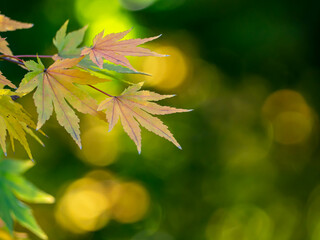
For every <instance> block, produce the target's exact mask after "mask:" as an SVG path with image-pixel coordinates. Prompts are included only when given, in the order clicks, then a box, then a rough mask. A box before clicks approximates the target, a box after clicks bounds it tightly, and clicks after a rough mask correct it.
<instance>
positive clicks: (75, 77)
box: [17, 57, 109, 148]
mask: <svg viewBox="0 0 320 240" xmlns="http://www.w3.org/2000/svg"><path fill="white" fill-rule="evenodd" d="M82 59H83V57H81V58H73V59H68V58H67V59H64V60H57V61H55V62H54V63H53V64H52V65H51V66H50V67H49V68H47V69H45V68H44V66H43V65H42V63H41V62H39V63H38V64H37V63H36V62H34V61H29V62H26V63H25V65H26V66H27V68H28V69H29V70H32V72H30V73H28V74H27V75H26V76H25V79H23V80H22V85H21V86H20V87H19V88H18V89H17V92H22V93H28V92H31V91H32V90H33V89H34V88H36V87H37V90H36V91H35V93H34V95H33V98H34V102H35V105H36V107H37V112H38V124H37V129H39V128H41V127H42V125H43V124H44V123H45V122H46V121H47V120H48V119H49V118H50V116H51V115H52V112H53V108H54V109H55V112H56V116H57V120H58V122H59V124H60V125H61V126H63V127H64V128H65V129H66V130H67V132H68V133H69V134H70V135H71V136H72V138H73V139H74V140H75V141H76V143H77V144H78V145H79V147H80V148H81V140H80V129H79V118H78V117H77V115H76V114H75V112H74V110H73V109H72V108H71V107H70V106H69V104H70V105H71V106H72V107H73V108H75V109H77V110H78V111H79V112H82V113H88V114H91V115H94V116H97V117H100V118H101V119H104V116H103V114H102V113H101V112H98V111H97V108H98V105H97V103H96V100H95V99H93V98H92V97H91V96H90V95H89V94H87V93H86V92H84V91H83V90H81V89H80V88H79V87H78V86H76V85H75V84H84V85H87V84H96V83H101V82H106V81H109V80H108V79H102V78H98V77H95V76H93V75H91V74H90V73H88V72H85V71H81V70H79V69H75V68H72V67H74V66H76V65H77V64H78V63H79V62H80V61H81V60H82ZM67 102H68V103H69V104H68V103H67Z"/></svg>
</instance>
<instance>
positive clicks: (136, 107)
mask: <svg viewBox="0 0 320 240" xmlns="http://www.w3.org/2000/svg"><path fill="white" fill-rule="evenodd" d="M142 85H143V84H142V83H140V84H135V85H132V86H130V87H128V88H127V89H126V90H125V91H124V92H123V93H122V94H121V95H120V96H115V97H112V98H109V99H106V100H104V101H103V102H101V104H100V105H99V107H98V110H105V111H106V118H107V120H108V122H109V131H111V130H112V128H113V127H114V126H115V124H116V123H117V122H118V121H119V118H120V120H121V124H122V126H123V129H124V131H125V132H126V133H127V134H128V135H129V137H130V138H131V139H132V140H133V141H134V143H135V144H136V145H137V149H138V152H139V153H140V152H141V130H140V127H139V123H140V124H141V125H142V126H143V127H145V128H146V129H147V130H149V131H151V132H154V133H155V134H157V135H159V136H160V137H163V138H165V139H167V140H169V141H170V142H172V143H173V144H174V145H176V146H177V147H178V148H180V149H181V146H180V145H179V143H178V142H177V141H176V139H175V138H174V137H173V135H172V133H171V132H170V131H169V130H168V127H167V126H166V125H164V124H163V123H162V121H161V120H160V119H159V118H156V117H154V116H152V115H150V114H149V113H151V114H155V115H165V114H171V113H177V112H189V111H191V110H187V109H177V108H173V107H167V106H160V105H158V104H156V103H154V102H150V101H159V100H162V99H165V98H171V97H173V96H175V95H160V94H158V93H154V92H150V91H139V90H140V89H141V87H142Z"/></svg>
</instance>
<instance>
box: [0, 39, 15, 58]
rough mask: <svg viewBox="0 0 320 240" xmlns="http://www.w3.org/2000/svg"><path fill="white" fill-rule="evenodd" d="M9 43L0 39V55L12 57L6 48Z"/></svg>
mask: <svg viewBox="0 0 320 240" xmlns="http://www.w3.org/2000/svg"><path fill="white" fill-rule="evenodd" d="M8 45H9V43H8V42H7V41H6V39H5V38H2V37H0V53H3V54H5V55H12V52H11V50H10V48H9V47H8Z"/></svg>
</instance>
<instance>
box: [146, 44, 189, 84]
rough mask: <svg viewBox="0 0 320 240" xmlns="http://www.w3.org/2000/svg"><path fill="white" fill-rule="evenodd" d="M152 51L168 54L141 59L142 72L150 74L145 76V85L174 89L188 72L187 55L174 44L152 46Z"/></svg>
mask: <svg viewBox="0 0 320 240" xmlns="http://www.w3.org/2000/svg"><path fill="white" fill-rule="evenodd" d="M152 50H153V51H154V52H158V53H161V54H168V55H169V57H164V58H156V57H148V58H145V59H143V60H141V61H143V62H142V72H145V73H148V74H150V75H151V77H150V76H146V77H145V81H146V85H148V86H154V87H156V88H158V89H167V90H168V89H174V88H177V87H178V86H180V85H181V84H182V83H183V81H185V80H186V78H187V76H188V74H189V73H190V69H191V67H190V65H189V60H188V58H187V56H186V55H185V54H184V53H183V52H182V51H181V50H180V49H179V48H178V47H176V46H174V45H161V46H158V47H152Z"/></svg>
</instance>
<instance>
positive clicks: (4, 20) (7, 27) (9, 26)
mask: <svg viewBox="0 0 320 240" xmlns="http://www.w3.org/2000/svg"><path fill="white" fill-rule="evenodd" d="M32 26H33V24H31V23H23V22H18V21H15V20H11V19H10V18H8V17H6V16H4V15H3V14H0V32H6V31H14V30H17V29H23V28H31V27H32Z"/></svg>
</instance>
